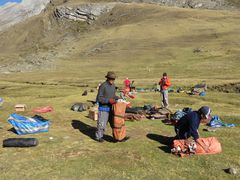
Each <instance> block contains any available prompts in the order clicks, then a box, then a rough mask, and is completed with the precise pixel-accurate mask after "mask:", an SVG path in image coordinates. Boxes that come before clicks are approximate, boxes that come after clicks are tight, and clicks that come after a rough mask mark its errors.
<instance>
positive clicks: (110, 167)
mask: <svg viewBox="0 0 240 180" xmlns="http://www.w3.org/2000/svg"><path fill="white" fill-rule="evenodd" d="M239 16H240V14H239V12H226V11H205V10H203V11H202V10H201V11H200V10H194V11H193V10H188V9H184V10H183V9H178V8H176V9H175V8H162V7H155V6H152V5H139V6H126V7H125V6H124V7H119V8H116V9H115V10H114V11H113V14H112V15H111V17H110V18H111V21H109V19H107V17H103V18H101V19H99V21H98V22H96V26H95V27H92V29H91V30H90V31H89V32H88V34H87V33H86V34H80V35H79V36H78V37H76V38H75V40H71V39H70V38H69V39H68V37H67V38H66V40H65V45H59V46H58V47H56V51H58V52H59V53H60V55H61V56H59V57H58V58H59V61H58V62H57V63H58V64H57V65H56V69H55V70H53V71H47V72H33V73H22V74H10V75H2V76H1V77H0V80H1V83H0V87H1V89H0V92H1V97H3V98H4V99H5V101H6V102H5V103H4V107H3V109H0V111H1V114H0V117H1V119H2V121H1V122H2V125H3V126H4V129H3V130H0V134H1V137H2V139H5V138H7V137H17V135H14V134H13V133H11V132H8V131H6V130H7V129H9V128H10V127H11V126H10V125H9V124H8V123H7V122H6V119H7V117H8V115H9V114H10V113H12V112H13V107H14V105H15V104H16V103H26V104H27V105H28V108H29V109H32V108H33V107H39V106H44V105H47V104H51V105H53V106H54V108H55V112H53V113H52V114H49V115H45V117H46V118H49V119H51V122H52V125H51V128H50V132H49V133H42V134H36V135H30V136H24V137H37V138H39V141H40V144H39V146H38V147H36V148H31V149H0V160H1V161H2V162H5V163H2V165H0V167H1V176H2V177H3V178H5V179H15V178H16V177H19V176H20V177H24V178H25V179H33V178H36V179H106V178H109V179H143V178H144V179H186V178H187V179H193V178H194V179H203V178H206V179H231V178H234V177H233V176H230V175H228V174H225V173H224V172H223V171H222V169H223V168H227V167H230V166H232V167H237V168H240V159H239V152H238V149H239V144H238V139H239V138H238V137H239V127H237V128H231V129H219V130H218V131H217V132H215V133H207V132H204V131H202V129H203V128H204V126H202V127H201V128H200V133H201V134H202V136H216V137H217V138H218V139H219V140H220V142H221V143H222V146H223V153H221V154H218V155H211V156H199V157H190V158H184V159H180V158H177V157H174V156H172V155H170V154H168V153H165V151H167V148H166V147H164V145H162V144H160V143H159V142H158V141H155V140H152V139H149V138H147V137H146V135H147V134H148V133H152V134H156V135H168V136H171V135H174V133H173V128H172V127H171V126H166V125H163V124H162V123H161V121H148V120H144V121H141V122H127V128H128V134H129V135H130V136H131V140H130V141H129V142H127V143H123V144H113V143H108V142H105V143H103V144H98V143H96V142H94V141H93V140H92V139H91V138H90V137H89V136H87V135H85V134H88V133H93V131H92V129H93V128H91V127H95V126H96V123H95V122H93V121H91V120H89V119H87V118H86V117H85V116H86V113H73V112H71V111H70V110H69V107H70V106H71V104H72V103H73V102H76V101H85V100H87V99H94V98H95V95H96V94H95V93H91V94H89V96H88V97H84V98H83V97H81V96H80V95H81V93H82V92H83V89H82V88H80V87H75V86H70V85H78V84H81V83H89V84H90V86H92V87H94V86H95V85H96V83H97V82H98V81H100V80H102V79H103V76H104V75H105V73H106V71H108V70H112V69H113V70H114V71H116V72H117V73H118V75H119V80H118V81H117V84H118V85H121V81H122V78H123V77H125V76H129V77H130V78H133V79H135V80H136V83H137V85H139V86H151V85H152V84H153V83H154V82H156V81H157V80H158V79H159V78H160V76H161V73H162V72H163V71H167V72H168V73H169V74H170V76H171V77H172V80H173V84H174V86H177V85H184V86H188V85H192V84H194V83H197V82H200V81H202V80H206V81H207V83H209V84H221V83H225V82H235V81H239V77H240V72H239V69H238V65H239V59H238V56H239V54H240V49H239V46H238V45H239V42H240V35H239V33H238V32H239V29H240V26H239V24H238V21H239ZM103 42H105V45H104V46H103V49H102V51H100V52H98V53H95V54H94V53H93V54H91V55H88V56H87V55H85V52H88V51H89V50H90V49H92V48H93V47H96V45H99V44H100V45H101V44H102V43H103ZM66 43H67V45H66ZM97 47H98V46H97ZM199 47H200V48H202V49H203V50H204V51H203V52H201V53H199V54H194V53H193V49H195V48H199ZM26 81H29V82H45V83H55V84H58V86H55V85H45V86H44V85H30V84H23V83H21V82H26ZM239 100H240V97H239V94H234V93H233V94H231V93H228V94H226V93H216V92H208V94H207V97H204V98H200V97H189V96H186V95H184V94H171V95H170V103H171V108H172V109H173V110H176V109H178V108H182V107H185V106H191V107H193V108H198V107H199V106H201V105H203V104H208V105H210V106H211V107H212V109H213V112H214V114H217V115H220V116H221V117H222V118H223V120H224V121H225V122H232V123H237V124H239V120H240V117H239V113H240V112H239V105H240V104H239V102H240V101H239ZM132 103H133V104H134V105H143V104H145V103H151V104H159V94H155V93H148V94H139V95H138V97H137V98H136V99H135V100H134V101H133V102H132ZM27 114H28V115H29V114H30V113H27ZM72 120H76V121H75V122H79V124H80V125H81V128H80V130H81V131H82V132H80V131H79V130H78V129H74V128H73V127H72V125H71V123H72ZM107 134H109V135H111V131H110V128H109V127H108V130H107ZM49 137H53V140H50V139H49ZM13 162H14V163H13ZM26 167H27V168H26ZM16 172H17V173H16ZM235 178H236V179H237V178H239V175H238V176H236V177H235Z"/></svg>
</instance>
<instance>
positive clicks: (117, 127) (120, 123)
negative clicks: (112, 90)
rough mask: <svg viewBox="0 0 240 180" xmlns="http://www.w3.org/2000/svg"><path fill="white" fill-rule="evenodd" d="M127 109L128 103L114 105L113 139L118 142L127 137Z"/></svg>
mask: <svg viewBox="0 0 240 180" xmlns="http://www.w3.org/2000/svg"><path fill="white" fill-rule="evenodd" d="M126 107H127V103H126V102H117V103H116V104H114V105H113V112H114V118H113V137H114V138H115V139H116V140H118V141H121V140H123V139H124V138H125V137H126V127H125V120H124V116H125V111H126Z"/></svg>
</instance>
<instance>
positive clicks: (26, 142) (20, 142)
mask: <svg viewBox="0 0 240 180" xmlns="http://www.w3.org/2000/svg"><path fill="white" fill-rule="evenodd" d="M37 145H38V140H37V139H36V138H8V139H5V140H3V147H33V146H37Z"/></svg>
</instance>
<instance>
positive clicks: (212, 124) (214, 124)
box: [207, 116, 236, 128]
mask: <svg viewBox="0 0 240 180" xmlns="http://www.w3.org/2000/svg"><path fill="white" fill-rule="evenodd" d="M207 125H208V126H210V127H212V128H218V127H235V126H236V125H235V124H226V123H224V122H222V121H221V119H220V118H219V117H218V116H213V117H212V119H211V121H210V122H209V123H208V124H207Z"/></svg>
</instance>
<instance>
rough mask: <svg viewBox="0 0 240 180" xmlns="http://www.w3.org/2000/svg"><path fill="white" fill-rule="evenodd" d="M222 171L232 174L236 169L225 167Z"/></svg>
mask: <svg viewBox="0 0 240 180" xmlns="http://www.w3.org/2000/svg"><path fill="white" fill-rule="evenodd" d="M224 171H225V172H226V173H228V174H233V175H236V174H237V173H238V170H237V169H236V168H227V169H224Z"/></svg>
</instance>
